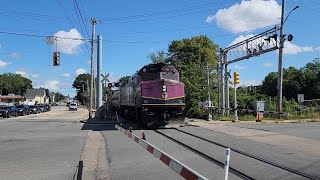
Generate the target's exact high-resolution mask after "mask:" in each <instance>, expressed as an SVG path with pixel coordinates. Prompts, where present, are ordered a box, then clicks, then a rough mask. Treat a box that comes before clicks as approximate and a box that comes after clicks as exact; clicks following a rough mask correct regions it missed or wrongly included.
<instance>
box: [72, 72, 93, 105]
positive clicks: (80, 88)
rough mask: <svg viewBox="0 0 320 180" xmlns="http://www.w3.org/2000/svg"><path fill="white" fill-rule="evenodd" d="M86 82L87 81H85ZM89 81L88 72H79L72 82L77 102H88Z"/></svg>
mask: <svg viewBox="0 0 320 180" xmlns="http://www.w3.org/2000/svg"><path fill="white" fill-rule="evenodd" d="M87 82H88V83H87ZM90 82H91V75H90V74H80V75H78V77H76V79H75V80H74V81H73V83H72V87H73V88H75V89H77V95H76V97H75V98H76V99H77V100H78V101H79V102H84V101H85V102H88V101H89V97H88V95H87V92H89V89H90V88H89V86H90Z"/></svg>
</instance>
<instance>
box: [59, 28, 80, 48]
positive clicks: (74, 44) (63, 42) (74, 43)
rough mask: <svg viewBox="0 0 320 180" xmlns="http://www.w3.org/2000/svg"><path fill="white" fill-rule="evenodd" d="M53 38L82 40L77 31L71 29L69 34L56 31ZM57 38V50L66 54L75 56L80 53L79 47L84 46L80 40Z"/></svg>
mask: <svg viewBox="0 0 320 180" xmlns="http://www.w3.org/2000/svg"><path fill="white" fill-rule="evenodd" d="M54 36H57V37H61V38H82V36H81V34H80V33H79V32H78V30H77V29H71V30H70V31H69V32H66V31H62V30H61V31H58V32H57V33H55V34H54ZM61 38H58V50H59V51H60V52H62V53H66V54H77V53H79V51H80V46H81V45H82V44H84V41H82V40H73V39H61Z"/></svg>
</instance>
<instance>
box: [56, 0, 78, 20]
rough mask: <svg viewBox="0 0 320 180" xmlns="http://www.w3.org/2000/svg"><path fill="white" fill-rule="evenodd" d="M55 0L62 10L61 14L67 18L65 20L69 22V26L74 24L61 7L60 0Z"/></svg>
mask: <svg viewBox="0 0 320 180" xmlns="http://www.w3.org/2000/svg"><path fill="white" fill-rule="evenodd" d="M57 2H58V4H59V6H60V9H61V11H62V12H63V14H64V15H65V17H66V18H67V20H68V21H69V23H70V24H71V26H75V25H74V24H73V21H71V19H70V18H69V15H68V13H67V11H66V10H65V9H64V8H63V6H62V4H61V2H60V0H57Z"/></svg>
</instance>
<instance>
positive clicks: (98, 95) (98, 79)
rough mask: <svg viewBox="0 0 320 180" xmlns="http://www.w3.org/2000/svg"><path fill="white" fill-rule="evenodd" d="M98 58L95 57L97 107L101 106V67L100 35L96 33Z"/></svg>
mask: <svg viewBox="0 0 320 180" xmlns="http://www.w3.org/2000/svg"><path fill="white" fill-rule="evenodd" d="M97 45H98V59H97V62H98V63H97V105H96V108H97V109H99V108H100V107H101V106H102V82H101V80H102V79H101V75H100V73H101V68H102V37H101V35H98V43H97Z"/></svg>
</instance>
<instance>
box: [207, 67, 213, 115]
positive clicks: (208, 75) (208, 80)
mask: <svg viewBox="0 0 320 180" xmlns="http://www.w3.org/2000/svg"><path fill="white" fill-rule="evenodd" d="M207 82H208V112H209V114H208V120H212V115H211V112H210V111H211V101H210V74H209V65H208V61H207Z"/></svg>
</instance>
